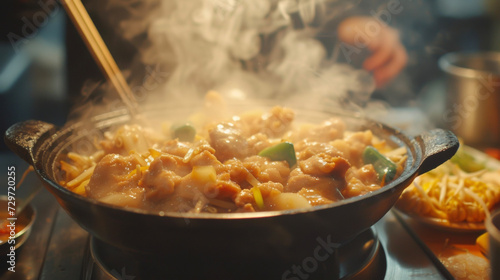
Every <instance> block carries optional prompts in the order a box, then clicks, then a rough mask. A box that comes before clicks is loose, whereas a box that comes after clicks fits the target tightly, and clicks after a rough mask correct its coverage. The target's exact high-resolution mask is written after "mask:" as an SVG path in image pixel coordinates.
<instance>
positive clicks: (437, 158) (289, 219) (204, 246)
mask: <svg viewBox="0 0 500 280" xmlns="http://www.w3.org/2000/svg"><path fill="white" fill-rule="evenodd" d="M172 106H173V107H172ZM178 107H179V106H176V104H171V106H170V107H168V106H159V109H161V110H155V109H153V108H148V109H147V110H145V112H149V113H151V114H154V112H158V113H161V112H165V111H167V112H170V114H172V116H178V115H179V114H180V112H181V111H182V110H179V108H178ZM235 110H236V111H241V108H239V107H238V108H235ZM296 112H297V113H298V114H299V111H297V110H296ZM299 115H300V114H299ZM304 115H305V116H304V118H305V119H308V120H313V119H316V120H319V119H322V120H324V119H325V117H332V116H338V117H340V116H341V115H336V114H333V113H328V112H317V111H305V112H304ZM306 116H307V117H306ZM341 117H342V118H343V120H344V121H345V122H346V123H348V124H351V125H352V127H357V130H364V129H371V130H372V131H373V133H374V134H375V135H376V136H377V137H379V138H380V139H383V140H385V141H389V142H390V143H393V144H394V145H395V146H400V147H404V148H405V149H406V150H407V155H408V159H407V161H406V163H405V166H404V170H403V172H402V174H401V175H400V176H399V177H398V178H396V179H394V180H393V181H391V182H390V183H388V184H387V185H385V186H384V187H383V188H381V189H379V190H376V191H373V192H371V193H369V194H366V195H363V196H358V197H352V198H348V199H345V200H343V201H341V202H338V203H333V204H329V205H321V206H315V207H312V208H310V209H295V210H288V211H274V212H257V213H230V214H217V215H213V214H209V213H199V214H193V213H164V214H163V215H160V214H158V213H149V212H146V211H144V210H138V209H127V208H123V207H118V206H115V205H110V204H105V203H103V202H100V201H97V200H94V199H90V198H87V197H83V196H80V195H77V194H75V193H73V192H71V191H70V190H68V189H66V188H64V187H63V186H61V185H59V184H58V180H57V173H58V170H57V162H59V159H60V156H62V155H63V154H64V153H66V152H67V151H68V148H70V147H77V146H78V147H83V146H85V143H91V142H89V140H91V139H93V136H95V135H96V133H98V132H99V131H105V130H106V129H107V128H109V126H113V125H117V124H123V123H127V122H128V120H129V119H130V116H129V115H128V114H126V112H125V113H123V114H122V113H120V112H110V113H107V114H106V115H103V116H98V118H96V119H95V121H96V122H95V124H94V125H93V126H92V127H94V130H88V129H85V124H83V123H81V122H76V123H74V124H72V125H69V126H67V127H65V128H57V127H55V126H54V125H52V124H49V123H45V122H41V121H26V122H22V123H18V124H15V125H13V126H12V127H11V128H9V130H8V131H7V132H6V134H5V141H6V143H7V145H8V146H9V147H10V148H11V149H12V150H13V151H14V152H15V153H16V154H17V155H19V156H20V157H21V158H23V159H24V160H26V161H27V162H28V163H30V164H31V165H33V166H34V168H35V171H36V172H37V174H38V176H39V177H40V178H41V180H42V182H43V183H44V185H45V187H46V188H47V189H48V190H49V191H50V192H51V193H52V194H53V195H54V196H55V197H56V198H57V200H58V202H59V203H60V204H61V206H62V207H63V208H64V209H65V210H66V211H67V212H68V213H69V214H70V216H71V217H72V218H73V219H74V220H75V221H76V222H77V223H78V224H79V225H80V226H82V227H83V228H84V229H85V230H87V231H88V232H89V233H90V234H91V235H92V236H93V237H95V238H97V239H98V240H99V241H101V242H104V243H106V244H109V245H110V246H113V247H115V248H116V249H117V250H120V251H121V252H127V253H130V254H134V255H136V256H138V257H140V258H141V259H145V260H151V261H148V262H147V263H150V264H151V265H152V266H153V267H149V266H148V267H140V268H138V269H137V270H138V271H141V273H145V274H148V273H152V272H153V271H157V270H158V269H160V270H161V269H163V267H164V266H163V265H162V260H163V261H166V260H167V259H169V260H170V259H172V256H175V263H172V261H170V263H169V264H170V266H169V267H173V268H175V269H172V270H169V271H162V272H161V274H162V275H170V276H177V275H184V276H185V275H186V273H189V272H192V273H198V270H197V269H192V268H187V269H184V268H185V267H186V265H189V264H191V263H193V262H194V261H195V259H196V260H197V261H200V262H202V263H206V264H209V265H208V268H211V269H212V270H214V269H215V270H217V271H226V270H225V269H224V267H225V266H234V265H238V267H239V268H241V269H239V270H240V271H241V272H242V275H239V276H238V277H235V278H233V277H227V276H224V277H215V279H230V278H231V279H269V278H271V279H281V278H282V277H284V276H283V275H286V273H288V271H289V270H290V269H291V267H293V266H294V265H296V264H301V263H303V262H307V261H308V260H311V261H314V262H315V263H317V261H316V260H315V259H313V257H315V256H316V255H315V254H316V253H315V252H316V251H314V250H315V248H319V249H317V250H322V249H321V248H326V249H325V250H327V252H328V254H330V255H331V254H334V251H335V250H334V249H335V248H337V247H338V246H340V245H341V244H344V243H345V242H348V241H349V240H352V239H353V238H354V237H356V236H357V235H358V234H360V233H361V232H364V231H365V230H366V229H368V228H370V227H371V226H372V225H373V224H375V223H376V222H377V221H378V220H379V219H381V218H382V217H383V216H384V215H385V214H386V213H387V212H388V211H389V210H390V209H391V208H392V206H393V205H394V204H395V203H396V201H397V199H398V198H399V196H400V194H401V192H402V191H403V190H404V189H405V188H406V187H407V186H408V185H409V184H410V183H411V182H412V181H413V179H414V178H415V177H416V176H418V175H420V174H422V173H425V172H427V171H429V170H431V169H433V168H435V167H437V166H439V165H440V164H442V163H443V162H445V161H446V160H448V159H449V158H450V157H451V156H453V154H454V153H455V152H456V150H457V149H458V140H457V138H456V137H455V135H453V134H452V133H451V132H449V131H446V130H442V129H437V130H432V131H428V132H425V133H423V134H421V135H419V136H417V137H415V138H409V137H407V136H406V135H404V134H403V133H401V132H399V131H397V130H395V129H393V128H390V127H388V126H385V125H383V124H381V123H378V122H374V121H371V120H368V119H365V118H360V117H356V116H341ZM298 118H299V117H298ZM317 118H319V119H317ZM300 119H302V118H300ZM93 131H94V132H96V133H93ZM70 150H71V149H70ZM321 259H322V260H325V261H326V259H324V258H323V255H322V256H321ZM334 259H335V258H329V259H328V260H329V261H333V260H334ZM255 261H257V262H258V263H259V265H253V263H254V262H255ZM263 264H266V266H268V267H265V268H263ZM271 264H272V265H271ZM322 265H325V267H335V266H332V265H331V264H329V263H328V264H327V263H324V262H323V261H322ZM188 267H189V266H188ZM153 268H154V269H153ZM177 270H179V271H177ZM200 271H203V270H200ZM311 271H312V270H311ZM264 272H265V273H266V275H264V276H266V277H264V276H263V275H260V273H264ZM311 273H312V272H311ZM318 274H321V272H320V271H317V273H314V277H311V278H309V279H317V278H321V279H324V277H323V278H322V276H321V275H318ZM205 276H206V275H205ZM270 276H272V277H270ZM164 278H168V277H164ZM174 278H175V279H178V277H171V278H168V279H174ZM189 278H190V279H200V278H199V276H198V275H196V276H194V275H193V277H189ZM145 279H153V277H145ZM287 279H292V278H287Z"/></svg>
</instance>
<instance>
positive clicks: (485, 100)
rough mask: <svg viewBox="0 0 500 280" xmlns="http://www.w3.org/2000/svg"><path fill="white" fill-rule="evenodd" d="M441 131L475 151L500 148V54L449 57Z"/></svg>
mask: <svg viewBox="0 0 500 280" xmlns="http://www.w3.org/2000/svg"><path fill="white" fill-rule="evenodd" d="M439 66H440V68H441V69H442V70H443V71H444V72H445V73H446V108H445V111H444V113H443V115H442V116H443V118H442V123H443V125H444V127H446V128H447V129H450V130H452V131H453V132H455V133H456V134H457V135H458V136H459V137H460V138H462V139H463V141H464V143H466V144H468V145H471V146H475V147H477V148H491V147H496V148H500V53H495V52H479V53H466V52H463V53H449V54H446V55H444V56H442V57H441V58H440V59H439Z"/></svg>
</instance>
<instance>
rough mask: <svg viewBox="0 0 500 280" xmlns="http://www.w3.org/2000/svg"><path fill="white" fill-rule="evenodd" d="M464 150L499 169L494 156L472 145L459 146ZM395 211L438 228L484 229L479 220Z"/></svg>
mask: <svg viewBox="0 0 500 280" xmlns="http://www.w3.org/2000/svg"><path fill="white" fill-rule="evenodd" d="M460 148H461V149H463V151H465V152H466V153H468V154H470V155H471V156H473V157H474V158H475V159H477V160H478V161H479V162H481V163H484V164H485V166H486V168H488V169H491V170H497V169H500V161H498V160H496V159H495V158H492V157H490V156H488V155H487V154H485V153H483V152H481V151H479V150H476V149H474V148H472V147H469V146H465V145H462V146H461V147H460ZM395 209H396V211H397V212H398V213H400V214H403V215H405V216H407V217H410V218H412V219H415V220H417V221H419V222H422V223H425V224H427V225H430V226H433V227H437V228H440V229H446V230H454V231H484V230H486V228H485V225H484V222H479V223H471V222H450V221H448V220H447V219H440V218H435V217H425V216H421V215H418V214H415V213H407V212H406V211H403V210H401V209H398V208H397V207H395Z"/></svg>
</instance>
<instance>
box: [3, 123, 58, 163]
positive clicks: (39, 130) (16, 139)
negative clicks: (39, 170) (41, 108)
mask: <svg viewBox="0 0 500 280" xmlns="http://www.w3.org/2000/svg"><path fill="white" fill-rule="evenodd" d="M56 130H57V129H56V126H55V125H53V124H50V123H46V122H43V121H37V120H29V121H24V122H19V123H16V124H14V125H12V126H11V127H9V129H7V131H6V132H5V135H4V141H5V144H6V145H7V147H9V149H11V150H12V151H13V152H14V153H15V154H17V155H18V156H19V157H21V158H22V159H23V160H25V161H26V162H27V163H29V164H30V165H34V161H35V158H36V155H35V154H34V153H35V152H36V148H37V147H38V146H39V145H40V144H41V143H43V142H44V140H45V139H47V138H49V137H50V136H52V135H54V133H55V132H56Z"/></svg>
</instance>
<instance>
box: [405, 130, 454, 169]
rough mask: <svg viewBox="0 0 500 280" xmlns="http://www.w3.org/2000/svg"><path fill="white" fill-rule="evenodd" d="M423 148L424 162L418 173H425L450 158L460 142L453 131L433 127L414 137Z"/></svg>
mask: <svg viewBox="0 0 500 280" xmlns="http://www.w3.org/2000/svg"><path fill="white" fill-rule="evenodd" d="M413 141H414V144H416V145H418V146H420V148H421V150H422V162H421V164H420V166H419V167H418V171H417V173H418V174H423V173H426V172H428V171H431V170H432V169H434V168H436V167H438V166H439V165H441V164H443V163H444V162H445V161H447V160H449V159H450V158H451V157H452V156H453V155H454V154H455V153H456V152H457V150H458V147H459V146H460V143H459V141H458V138H457V136H455V134H453V132H451V131H448V130H444V129H433V130H430V131H428V132H425V133H422V134H420V135H419V136H417V137H415V139H413Z"/></svg>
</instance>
